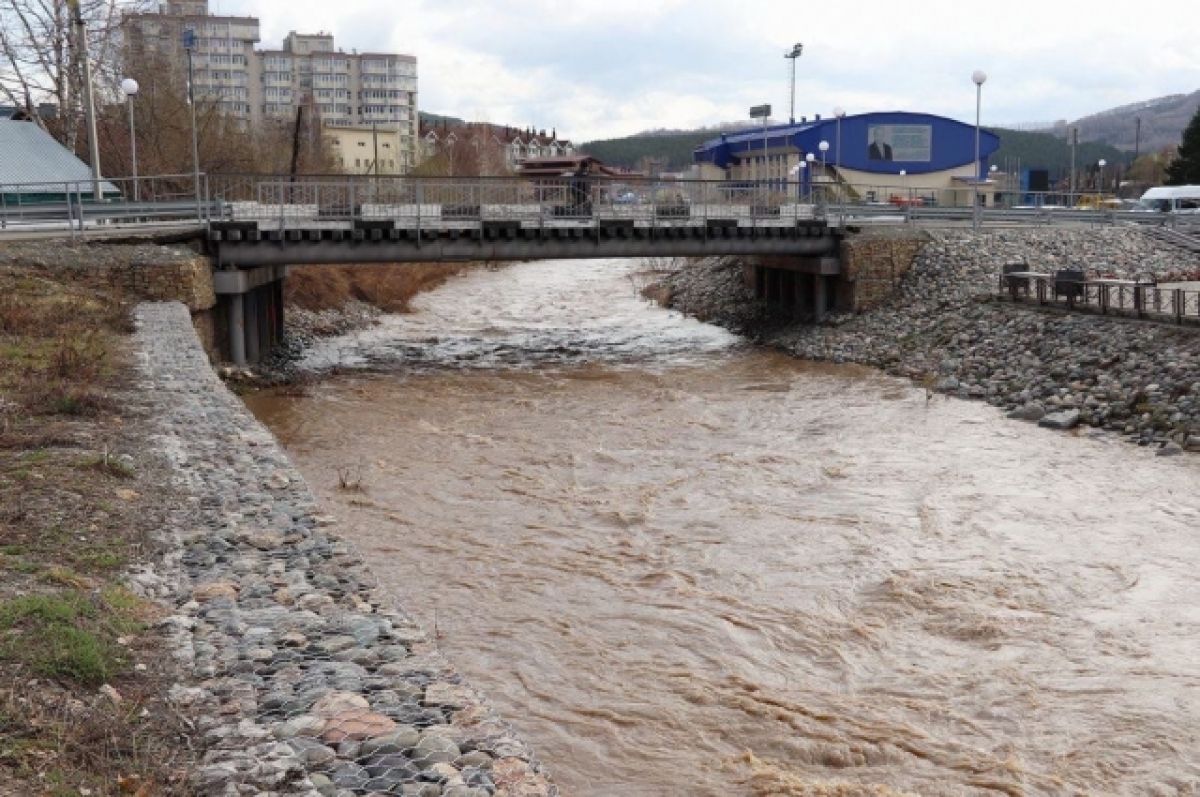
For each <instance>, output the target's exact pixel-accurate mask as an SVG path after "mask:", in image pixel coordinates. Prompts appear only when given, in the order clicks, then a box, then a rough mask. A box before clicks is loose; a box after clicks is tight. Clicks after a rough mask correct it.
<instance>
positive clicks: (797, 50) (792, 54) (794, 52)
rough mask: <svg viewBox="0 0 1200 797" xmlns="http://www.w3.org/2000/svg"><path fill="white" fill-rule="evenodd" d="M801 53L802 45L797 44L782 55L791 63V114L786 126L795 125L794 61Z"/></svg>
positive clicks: (802, 50)
mask: <svg viewBox="0 0 1200 797" xmlns="http://www.w3.org/2000/svg"><path fill="white" fill-rule="evenodd" d="M803 52H804V45H803V44H800V43H799V42H797V43H796V44H794V45H792V49H791V50H789V51H788V52H786V53H784V54H783V57H784V58H787V59H788V60H789V61H791V62H792V107H791V112H790V113H789V114H788V124H793V125H794V124H796V59H798V58H799V57H800V54H801V53H803Z"/></svg>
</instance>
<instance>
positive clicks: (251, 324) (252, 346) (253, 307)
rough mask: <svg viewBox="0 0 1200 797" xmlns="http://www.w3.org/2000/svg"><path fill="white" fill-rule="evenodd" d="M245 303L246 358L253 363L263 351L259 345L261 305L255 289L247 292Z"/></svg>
mask: <svg viewBox="0 0 1200 797" xmlns="http://www.w3.org/2000/svg"><path fill="white" fill-rule="evenodd" d="M244 305H245V308H246V316H245V324H244V325H245V329H246V359H247V360H248V361H249V362H251V363H257V362H259V359H260V357H261V354H262V352H261V350H260V349H259V345H258V331H259V307H258V295H257V293H256V292H255V291H250V292H249V293H247V294H246V299H245V302H244Z"/></svg>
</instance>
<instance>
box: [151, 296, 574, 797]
mask: <svg viewBox="0 0 1200 797" xmlns="http://www.w3.org/2000/svg"><path fill="white" fill-rule="evenodd" d="M137 324H138V332H137V335H136V345H137V348H138V353H139V355H140V370H141V373H140V378H141V380H142V383H143V390H142V391H141V393H140V394H139V395H141V396H144V397H145V398H144V401H146V402H147V406H146V407H145V408H144V410H145V413H144V417H145V418H146V419H147V421H146V422H147V424H148V425H149V426H150V427H152V428H151V429H150V430H149V431H148V434H152V435H153V437H154V439H155V441H156V450H157V451H159V452H160V453H161V456H162V458H163V461H162V465H163V467H165V468H168V469H169V470H170V473H171V478H172V481H173V482H174V483H176V484H178V485H179V490H180V493H181V498H180V500H179V501H178V502H176V505H174V506H173V507H170V508H168V509H167V510H165V512H164V514H165V516H166V521H165V524H164V526H163V528H162V540H161V542H162V545H163V549H164V550H165V551H166V554H165V556H164V559H163V560H162V562H161V564H160V571H158V572H154V573H143V574H140V576H139V578H141V577H142V576H144V577H145V578H144V579H141V580H139V581H135V582H133V586H134V587H135V588H138V589H145V590H153V591H154V592H155V594H157V595H159V596H160V597H161V598H163V599H165V600H167V601H168V602H171V603H173V606H172V607H171V613H170V617H169V619H167V620H165V621H163V622H162V623H161V624H160V626H159V627H160V628H161V629H162V631H163V633H164V634H166V635H167V640H168V643H169V645H170V647H171V654H172V655H173V656H174V657H175V658H176V659H177V660H178V661H179V662H180V664H181V666H182V667H183V668H184V670H185V671H186V674H187V676H188V680H187V681H186V682H184V683H180V684H177V685H176V686H175V687H174V688H172V689H171V690H170V694H171V696H172V700H173V701H175V705H176V707H177V708H178V709H179V710H181V711H186V712H187V713H188V714H190V715H191V722H192V723H193V725H194V727H195V729H196V734H195V738H196V740H197V741H198V742H202V744H203V748H204V749H203V761H202V766H200V767H197V768H196V772H195V773H194V774H193V776H192V780H191V782H190V783H189V784H188V787H187V789H186V791H187V793H189V794H198V795H227V794H279V795H305V797H312V795H314V794H322V795H325V794H328V795H337V797H349V796H350V795H366V794H382V793H386V794H427V795H429V796H430V797H435V795H442V797H444V795H445V790H443V788H442V786H443V782H445V784H446V785H447V786H449V785H451V784H450V780H451V778H449V777H448V776H441V775H436V773H433V772H432V771H431V770H430V769H429V767H430V766H431V765H432V764H434V763H437V764H445V765H446V766H451V765H453V763H454V762H455V761H458V760H459V759H460V758H462V756H463V753H464V752H469V753H470V754H471V755H473V756H476V757H477V758H478V759H479V760H473V763H474V765H475V767H476V769H479V770H485V769H487V770H490V769H492V768H493V767H495V766H497V765H498V764H499V762H500V761H501V760H507V759H509V758H512V757H514V756H515V757H516V760H518V761H520V762H521V765H522V766H524V767H526V768H527V770H528V772H530V773H532V774H531V775H530V778H527V779H526V781H527V782H529V781H530V779H535V780H537V783H538V784H540V786H539V788H540V790H535V791H529V792H527V793H528V794H530V795H536V797H552V795H556V794H557V790H556V788H555V787H554V786H553V785H552V784H551V783H550V781H549V779H548V778H546V777H545V776H544V775H543V774H542V770H541V766H540V764H538V763H537V761H536V759H535V758H534V757H533V755H532V753H531V752H530V751H529V749H528V748H527V747H526V746H525V745H524V744H522V743H520V742H518V741H516V737H515V735H514V734H513V733H512V731H511V729H510V728H509V727H508V726H507V725H505V724H504V723H503V722H502V721H501V720H500V719H499V718H498V717H497V716H496V715H495V713H494V712H493V711H492V710H491V709H490V708H488V706H487V705H486V704H485V703H484V702H483V700H482V699H481V698H480V697H479V695H478V694H477V693H475V692H474V690H471V689H470V688H469V687H467V686H465V685H464V684H463V683H462V679H461V678H460V677H459V676H458V675H457V674H456V673H455V672H454V671H453V669H452V668H451V667H450V666H449V665H448V664H447V663H446V662H444V661H442V660H441V658H440V656H438V655H437V654H436V651H435V649H434V648H433V646H432V645H431V644H430V642H429V639H428V637H427V635H426V634H425V633H424V631H423V630H422V629H421V628H420V627H419V626H417V624H416V623H415V622H414V621H413V620H412V619H411V618H409V617H408V616H407V615H405V614H404V613H402V612H401V611H399V610H398V609H396V608H395V602H394V600H393V598H392V597H391V596H389V595H387V594H386V593H384V592H382V591H380V590H379V589H377V588H376V587H374V586H373V585H374V583H375V581H374V579H373V577H372V575H371V573H370V571H369V570H368V569H367V567H366V565H365V563H364V562H363V560H362V558H361V557H359V556H358V555H357V554H356V553H355V552H354V550H353V548H352V547H351V546H350V545H348V544H347V543H346V542H345V541H343V540H341V539H339V538H338V536H337V534H336V531H337V526H336V524H335V523H333V522H332V521H331V520H330V519H329V518H328V517H326V516H323V515H321V514H320V513H319V511H318V508H317V502H316V499H315V497H314V496H313V494H312V493H311V491H310V490H309V489H308V487H307V486H306V485H305V483H304V479H303V478H302V477H301V476H300V474H299V472H298V471H296V469H295V468H294V467H293V466H292V465H291V463H290V462H289V461H288V459H287V457H286V455H285V454H284V452H283V451H282V449H281V448H280V447H279V446H278V444H277V443H276V442H275V440H274V439H273V438H272V437H271V435H270V434H269V433H268V432H267V431H266V429H264V428H263V427H262V426H261V425H260V424H259V423H258V422H257V421H256V420H255V419H254V418H253V416H251V415H250V413H249V411H248V410H247V409H246V408H245V406H244V405H243V404H242V403H241V402H240V401H239V400H238V399H237V397H236V396H234V395H233V394H232V393H230V392H229V391H228V390H226V389H225V387H224V386H223V385H222V384H221V382H220V381H219V379H218V377H217V375H216V374H215V373H214V371H213V370H212V368H211V366H210V365H209V362H208V359H207V357H206V356H205V354H204V352H203V350H202V349H201V348H200V345H199V342H198V340H197V339H196V334H195V332H194V330H193V328H192V325H191V318H190V316H189V314H188V311H187V309H186V308H185V307H184V306H183V305H179V304H147V305H141V306H139V307H138V309H137ZM151 576H153V577H152V578H151ZM143 581H144V582H145V583H146V584H149V585H151V586H148V587H142V586H140V585H141V584H142V582H143ZM464 740H469V742H470V747H469V749H467V748H466V747H465V741H464ZM483 759H486V761H484V760H483ZM462 772H464V773H465V769H464V770H462ZM456 777H459V778H460V782H459V784H458V785H461V786H463V787H464V788H466V789H468V790H471V789H478V792H479V794H472V793H471V792H470V791H464V792H462V793H463V794H471V797H494V795H495V794H498V793H500V792H499V790H498V789H496V790H493V789H489V788H487V787H486V786H485V787H483V788H478V787H477V786H476V785H475V784H474V783H473V782H469V781H467V780H466V778H465V776H463V775H462V774H461V773H460V775H457V776H456ZM482 782H483V781H482V780H481V781H480V783H482ZM460 791H462V790H461V789H460ZM522 793H526V792H522Z"/></svg>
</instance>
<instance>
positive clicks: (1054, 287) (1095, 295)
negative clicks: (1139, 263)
mask: <svg viewBox="0 0 1200 797" xmlns="http://www.w3.org/2000/svg"><path fill="white" fill-rule="evenodd" d="M1000 295H1001V296H1005V297H1008V298H1010V299H1012V300H1013V301H1026V302H1036V303H1037V304H1039V305H1042V306H1055V307H1061V308H1063V309H1066V310H1082V311H1087V312H1093V313H1099V314H1101V315H1117V316H1127V317H1131V318H1144V319H1153V320H1159V321H1171V322H1174V323H1176V324H1181V325H1182V324H1200V288H1190V287H1183V286H1181V285H1178V284H1167V285H1157V284H1155V283H1154V282H1153V281H1152V278H1146V277H1138V278H1134V279H1113V278H1107V277H1098V276H1097V277H1090V278H1089V277H1086V276H1084V275H1083V273H1082V272H1079V271H1059V272H1056V273H1054V274H1036V273H1032V272H1011V271H1010V272H1007V273H1004V274H1001V275H1000Z"/></svg>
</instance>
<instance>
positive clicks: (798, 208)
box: [0, 175, 1200, 365]
mask: <svg viewBox="0 0 1200 797" xmlns="http://www.w3.org/2000/svg"><path fill="white" fill-rule="evenodd" d="M197 184H198V185H200V186H201V190H200V193H199V195H197V193H196V191H195V188H194V186H195V185H197ZM103 185H104V186H106V188H105V189H104V190H103V191H96V190H95V188H94V185H93V183H92V182H91V181H88V182H83V183H74V184H71V183H66V184H61V185H60V184H44V185H21V186H8V185H0V239H3V238H4V237H5V236H13V235H25V236H28V235H43V234H44V235H62V234H63V232H64V231H65V232H67V234H69V235H71V236H72V237H80V236H98V235H104V234H109V233H116V234H127V233H128V231H130V230H146V229H148V230H164V229H181V230H184V231H190V232H194V233H195V234H197V235H198V236H200V237H201V238H202V239H203V241H204V244H205V246H206V249H207V251H208V253H209V254H210V255H211V256H212V258H213V261H214V266H215V270H214V282H215V284H216V288H217V292H218V294H219V295H220V296H221V305H220V308H219V313H220V315H221V316H222V319H223V322H222V324H221V325H222V326H223V327H224V328H225V330H226V334H225V336H224V337H225V338H226V342H227V346H226V347H225V348H226V354H227V355H228V356H229V357H230V359H231V360H232V361H233V362H235V363H237V364H239V365H240V364H245V363H247V362H256V361H257V360H258V359H259V358H260V357H261V356H262V355H263V354H265V352H266V351H268V350H269V349H270V347H271V346H272V345H274V342H275V341H276V340H277V339H278V338H279V336H280V335H281V334H282V329H283V322H282V319H283V302H282V280H283V279H284V278H285V276H286V268H287V266H292V265H309V264H365V263H400V264H402V263H410V262H435V261H508V260H530V259H563V260H569V259H578V258H621V257H705V256H722V255H746V256H753V257H764V258H769V260H770V263H771V265H770V266H769V267H763V268H760V269H758V270H757V273H756V274H755V275H754V276H755V283H756V290H757V291H758V293H759V294H760V296H762V298H764V299H768V300H774V301H777V302H783V303H785V304H787V305H788V306H790V307H793V308H804V310H805V313H806V314H807V316H808V317H811V318H813V319H815V320H820V319H821V317H822V316H823V314H824V313H825V312H827V311H828V310H829V309H832V308H831V304H832V301H833V296H834V293H835V286H834V284H833V282H834V280H836V278H837V277H838V275H839V274H840V271H841V266H840V261H839V259H838V254H839V240H840V238H841V236H842V235H843V231H844V230H845V229H846V228H849V227H858V226H870V225H887V224H909V225H926V226H948V225H949V226H954V225H966V224H971V223H973V222H974V221H976V220H978V221H981V222H982V223H983V224H984V225H986V226H1012V225H1028V224H1035V225H1044V224H1074V225H1080V224H1086V225H1099V224H1125V223H1129V224H1132V223H1137V224H1152V225H1155V226H1156V227H1162V228H1163V229H1162V230H1161V231H1160V234H1161V235H1163V236H1165V237H1168V238H1170V239H1172V240H1173V242H1174V243H1176V244H1177V245H1181V244H1184V243H1186V242H1187V241H1193V242H1194V243H1195V244H1196V245H1197V246H1198V247H1200V236H1197V235H1196V228H1195V227H1188V226H1179V227H1178V228H1176V222H1177V221H1178V220H1177V219H1171V218H1168V217H1165V216H1163V215H1162V214H1155V213H1136V212H1125V211H1115V210H1090V209H1067V208H1060V207H1055V206H1054V205H1053V203H1052V202H1051V201H1050V200H1051V197H1049V196H1047V197H1032V206H1025V205H1020V204H1017V201H1018V198H1016V197H1011V198H1008V199H1007V200H1004V201H1001V202H1000V203H999V205H1000V206H999V207H993V208H986V209H978V210H975V209H973V208H971V207H937V206H936V205H931V204H928V203H925V202H918V201H916V198H919V197H920V196H921V192H920V191H919V190H918V189H915V188H914V189H912V190H910V191H908V192H907V193H906V194H905V196H902V197H900V199H899V201H895V200H896V197H895V196H889V195H888V194H887V193H886V192H885V193H880V190H883V189H880V190H873V189H872V188H871V187H869V186H844V185H838V184H824V185H823V184H818V185H816V186H811V187H808V188H807V189H805V188H803V187H802V186H800V185H799V184H797V183H792V182H786V181H761V182H749V181H700V180H653V179H644V178H629V179H618V178H602V179H595V178H583V177H578V176H572V175H564V176H562V177H557V178H545V177H538V178H521V177H516V178H513V177H495V178H486V177H485V178H462V177H457V178H432V177H431V178H414V177H394V176H386V177H385V176H373V175H360V176H347V175H335V176H294V177H293V176H279V175H267V176H264V175H200V180H199V181H197V180H196V179H195V175H166V176H155V177H143V178H140V179H138V180H122V179H113V178H107V179H106V180H105V181H104V183H103ZM889 190H891V191H892V193H893V194H894V189H889ZM805 191H807V193H805ZM94 196H99V197H100V199H99V201H97V200H94V199H93V197H94ZM875 196H885V197H888V201H882V202H875V201H870V202H868V201H865V200H862V199H853V200H852V198H856V197H875ZM1019 200H1020V201H1021V202H1030V201H1031V198H1030V197H1029V196H1028V195H1022V196H1021V197H1020V198H1019ZM976 214H978V219H977V218H976ZM1197 220H1200V217H1198V219H1197ZM1164 222H1171V226H1170V228H1167V227H1165V226H1164Z"/></svg>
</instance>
